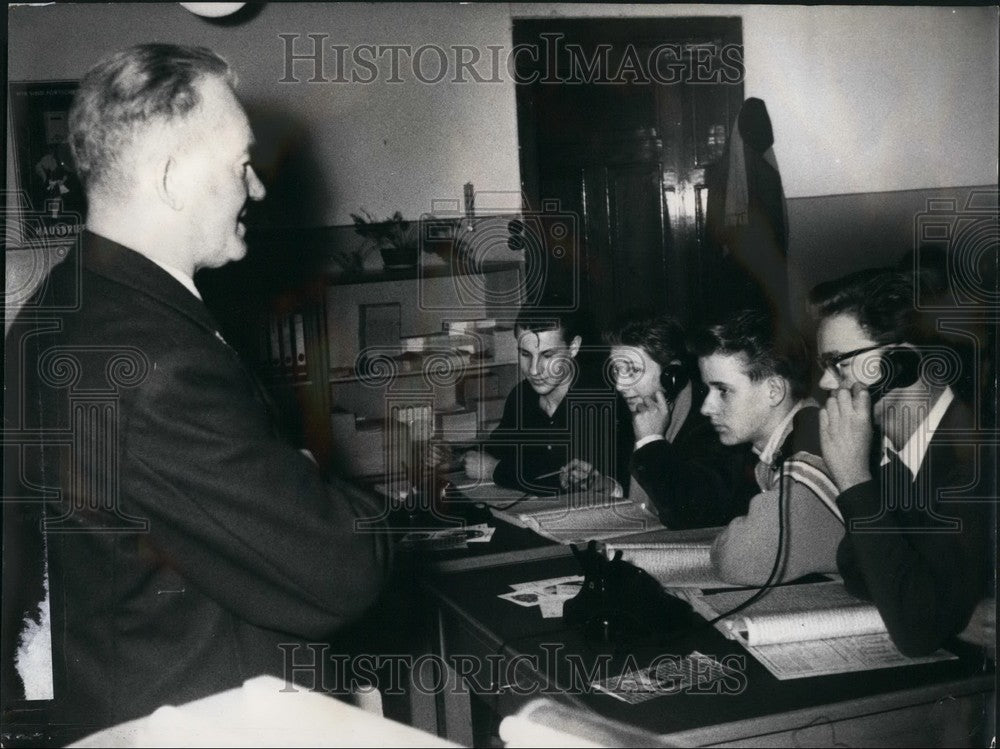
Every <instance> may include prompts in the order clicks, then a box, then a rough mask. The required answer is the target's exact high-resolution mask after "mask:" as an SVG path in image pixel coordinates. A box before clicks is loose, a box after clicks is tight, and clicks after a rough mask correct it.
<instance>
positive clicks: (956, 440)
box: [812, 270, 996, 655]
mask: <svg viewBox="0 0 1000 749" xmlns="http://www.w3.org/2000/svg"><path fill="white" fill-rule="evenodd" d="M916 280H917V281H918V282H919V279H916ZM914 281H915V279H914V277H913V274H912V273H903V272H898V271H881V272H880V271H870V270H869V271H862V272H861V273H857V274H854V275H852V276H848V277H846V278H843V279H840V280H839V281H834V282H829V283H826V284H821V285H820V286H818V287H816V289H814V290H813V292H812V302H813V304H814V305H815V308H816V311H817V314H818V317H819V327H818V329H817V334H816V335H817V342H816V343H817V350H818V353H819V356H820V364H821V366H822V368H823V376H822V379H821V380H820V383H819V384H820V387H822V388H823V389H825V390H827V391H829V392H830V397H829V399H828V400H827V402H826V406H825V408H824V409H823V410H822V412H821V413H820V437H821V441H822V448H823V457H824V459H825V460H826V462H827V463H828V464H829V466H830V472H831V475H832V476H833V479H834V481H835V482H836V485H837V488H838V490H839V492H838V493H839V496H838V497H837V506H838V507H839V508H840V510H841V512H842V513H843V516H844V520H845V522H846V523H847V535H846V536H845V537H844V540H843V541H842V543H841V544H840V548H839V549H838V550H837V565H838V567H839V569H840V573H841V575H843V577H844V584H845V585H846V586H847V589H848V590H850V591H851V592H852V593H854V594H855V595H858V596H860V597H862V598H866V599H870V600H871V601H873V602H874V603H875V605H876V606H877V607H878V610H879V613H880V614H882V619H883V620H884V621H885V625H886V628H887V629H888V630H889V634H890V636H891V637H892V640H893V642H894V643H895V644H896V646H897V647H898V648H899V649H900V650H901V651H902V652H903V653H904V654H906V655H924V654H926V653H931V652H933V651H934V650H936V649H937V648H938V647H939V646H941V645H942V644H943V643H944V641H945V640H946V639H948V638H950V637H951V636H953V635H956V634H959V633H962V635H963V637H965V638H966V639H972V640H973V641H977V639H978V638H977V637H976V634H977V633H976V632H973V631H971V630H973V629H974V626H970V627H968V628H967V625H969V624H970V619H971V620H972V621H973V624H974V625H975V624H976V623H977V622H978V620H979V619H980V618H981V617H979V616H977V615H974V612H976V611H977V603H978V604H980V609H983V608H984V607H985V609H984V611H985V613H987V614H988V613H990V611H991V610H992V612H993V622H994V623H993V627H994V631H993V632H992V636H993V638H994V639H995V636H996V633H995V606H996V601H995V600H992V599H990V598H987V596H988V595H990V594H991V593H992V591H993V585H994V574H995V562H994V561H993V560H992V559H991V549H993V548H995V543H996V537H995V534H994V523H995V518H994V516H993V514H992V513H993V511H994V508H995V504H994V503H995V500H996V497H995V491H996V483H995V481H996V479H995V476H996V473H995V463H994V458H993V457H992V456H995V449H996V447H995V444H994V445H987V444H986V441H985V440H982V439H979V440H977V439H976V420H975V417H974V415H973V412H972V411H971V410H970V409H969V407H968V406H967V405H966V404H965V403H963V402H962V401H961V400H960V399H959V398H958V397H957V396H956V393H955V392H954V391H953V390H952V388H951V387H950V386H949V384H948V383H949V380H948V376H949V374H952V375H954V376H953V377H952V379H951V383H953V384H954V383H957V382H958V380H959V378H960V377H961V376H963V375H966V374H967V373H968V371H969V370H968V368H963V367H956V366H954V365H953V366H951V367H947V366H943V365H944V364H948V363H952V362H953V363H954V364H957V363H958V362H959V360H958V359H957V357H954V358H953V357H950V356H948V354H949V352H950V351H951V349H949V348H948V347H946V346H944V345H943V343H944V342H943V341H942V340H941V339H940V337H939V336H938V335H937V334H936V331H935V328H934V326H933V324H932V323H933V322H934V321H933V320H930V321H927V320H922V319H921V317H922V315H921V310H919V309H918V308H917V306H916V304H915V301H914ZM881 378H886V379H885V381H884V382H882V381H881ZM877 382H880V383H881V384H880V385H876V383H877ZM980 442H982V443H983V446H984V447H987V449H986V450H982V449H981V448H980V444H979V443H980ZM873 448H874V449H873ZM984 599H985V600H984ZM963 629H965V630H966V631H965V632H963ZM977 644H987V645H988V644H991V643H989V642H977Z"/></svg>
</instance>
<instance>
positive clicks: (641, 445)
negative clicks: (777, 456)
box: [604, 315, 757, 529]
mask: <svg viewBox="0 0 1000 749" xmlns="http://www.w3.org/2000/svg"><path fill="white" fill-rule="evenodd" d="M604 338H605V341H606V342H607V343H608V344H609V345H610V346H611V352H610V359H611V372H612V376H613V377H614V380H615V387H616V389H617V390H618V392H619V393H621V394H622V396H623V397H624V398H625V402H626V403H627V404H628V407H629V411H630V412H631V413H632V428H633V430H634V433H635V449H634V450H633V452H632V456H631V459H630V462H629V470H630V472H631V474H632V479H633V480H634V482H635V483H634V484H633V485H632V487H631V489H630V491H629V496H630V497H632V498H633V499H635V498H637V497H639V498H640V499H641V495H643V494H644V495H645V496H646V497H648V498H649V499H650V500H651V501H652V503H653V505H654V506H655V507H656V511H657V513H658V514H659V516H660V522H662V523H663V524H664V525H666V526H667V527H668V528H673V529H681V528H703V527H708V526H713V525H725V524H726V523H728V522H729V521H730V520H732V519H733V518H735V517H737V516H739V515H743V514H745V513H746V511H747V506H748V504H749V502H750V499H751V497H753V496H754V495H755V494H756V493H757V485H756V483H755V482H754V481H753V473H752V468H751V466H752V461H751V456H750V451H749V448H747V447H746V446H745V445H739V446H730V445H723V444H722V443H721V442H720V441H719V438H718V436H717V435H716V433H715V429H713V428H712V424H711V422H709V420H708V419H707V418H706V417H705V416H704V415H702V414H701V413H700V410H701V405H702V402H703V401H704V397H705V392H704V388H703V387H696V385H697V386H700V385H701V381H700V380H699V379H698V373H697V366H696V365H695V363H694V361H693V357H692V356H691V355H690V353H689V352H688V350H687V345H686V342H685V335H684V329H683V328H682V327H681V325H680V323H678V322H677V321H676V320H675V319H673V318H671V317H666V316H642V315H637V316H635V317H633V318H631V319H629V320H627V321H625V322H623V323H621V324H620V325H618V326H617V327H616V328H615V329H614V330H612V331H609V332H608V333H606V334H605V336H604Z"/></svg>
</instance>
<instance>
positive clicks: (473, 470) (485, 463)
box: [462, 450, 500, 481]
mask: <svg viewBox="0 0 1000 749" xmlns="http://www.w3.org/2000/svg"><path fill="white" fill-rule="evenodd" d="M499 462H500V461H499V460H497V459H496V458H494V457H493V456H492V455H490V454H489V453H487V452H483V451H482V450H469V452H467V453H466V454H465V455H463V456H462V464H463V466H464V468H465V475H466V476H468V477H469V478H470V479H477V480H478V481H492V480H493V471H494V470H496V467H497V463H499Z"/></svg>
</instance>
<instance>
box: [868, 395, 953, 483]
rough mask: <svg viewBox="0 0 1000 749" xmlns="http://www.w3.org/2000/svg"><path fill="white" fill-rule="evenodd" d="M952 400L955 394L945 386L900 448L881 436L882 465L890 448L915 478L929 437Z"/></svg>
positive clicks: (925, 453) (925, 455)
mask: <svg viewBox="0 0 1000 749" xmlns="http://www.w3.org/2000/svg"><path fill="white" fill-rule="evenodd" d="M953 400H955V394H954V393H953V392H952V390H951V388H950V387H946V388H945V389H944V391H943V392H942V393H941V395H940V396H939V397H938V399H937V402H936V403H935V404H934V405H933V406H932V407H931V410H930V411H928V412H927V415H926V416H925V417H924V420H923V421H921V422H920V424H919V425H917V428H916V429H914V430H913V434H911V435H910V438H909V439H908V440H907V441H906V444H905V445H903V449H902V450H898V451H897V450H896V446H895V445H893V444H892V441H891V440H890V439H889V438H888V437H883V438H882V465H885V464H886V463H888V462H889V455H888V451H889V450H892V451H893V452H895V453H896V454H897V455H899V460H900V462H902V464H903V465H905V466H906V467H907V468H908V469H909V471H910V473H911V474H913V478H914V479H916V478H917V472H918V471H919V470H920V466H922V465H923V464H924V458H926V457H927V448H928V447H930V444H931V438H932V437H933V436H934V432H936V431H937V428H938V426H940V424H941V419H943V418H944V415H945V412H946V411H947V410H948V406H950V405H951V402H952V401H953Z"/></svg>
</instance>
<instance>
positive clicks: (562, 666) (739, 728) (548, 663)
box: [422, 557, 995, 746]
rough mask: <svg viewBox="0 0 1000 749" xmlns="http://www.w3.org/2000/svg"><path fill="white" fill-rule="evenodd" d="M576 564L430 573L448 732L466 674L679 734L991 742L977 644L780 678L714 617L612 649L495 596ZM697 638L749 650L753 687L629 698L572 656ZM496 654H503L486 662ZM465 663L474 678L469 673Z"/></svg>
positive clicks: (846, 741) (459, 714)
mask: <svg viewBox="0 0 1000 749" xmlns="http://www.w3.org/2000/svg"><path fill="white" fill-rule="evenodd" d="M578 573H579V569H578V566H577V563H576V560H575V559H573V558H567V557H561V558H552V559H546V560H535V561H528V562H518V563H511V564H503V565H499V566H492V567H489V568H480V569H473V570H467V571H462V572H452V573H447V574H442V575H438V576H436V577H431V578H426V579H425V580H424V581H423V583H422V584H423V586H424V588H425V590H426V591H427V592H428V593H429V595H430V596H431V597H432V598H433V599H434V600H435V601H436V603H437V605H438V621H439V626H440V634H439V641H440V647H441V655H443V656H445V657H446V659H448V660H449V662H450V663H451V664H452V665H457V666H458V668H459V670H458V671H457V672H454V671H453V673H452V674H451V677H452V681H451V683H450V686H451V687H452V688H451V689H450V690H446V691H445V693H443V694H442V695H440V697H439V698H440V699H441V700H442V703H443V704H441V705H439V711H438V712H439V715H443V716H444V720H443V721H441V722H442V723H443V726H444V729H445V730H444V732H445V733H446V735H447V736H448V737H449V738H452V739H454V740H457V741H460V742H464V743H468V742H469V741H470V739H471V736H470V735H469V734H468V733H467V732H465V731H463V730H455V728H456V726H461V725H462V724H463V722H464V716H465V715H466V714H468V712H469V708H468V705H467V701H468V693H465V694H463V693H462V690H461V686H462V682H463V681H464V683H465V684H466V685H468V686H469V687H470V688H472V689H473V690H474V691H478V692H479V693H480V694H481V696H482V697H483V698H484V699H485V700H486V701H487V704H488V705H489V706H490V707H491V708H492V709H493V710H494V711H496V712H497V713H498V714H500V715H507V714H510V713H512V712H514V711H515V710H517V709H519V708H520V707H521V706H523V705H524V704H525V703H526V702H527V701H528V700H530V699H531V698H533V697H537V696H539V695H545V696H550V697H552V698H554V699H557V700H558V701H560V702H562V703H565V704H569V705H572V706H575V707H578V708H580V709H583V710H586V711H588V712H590V713H596V714H599V715H602V716H605V717H607V718H610V719H613V720H617V721H620V722H623V723H627V724H630V725H635V726H638V727H640V728H643V729H645V730H647V731H651V732H653V733H656V734H659V735H663V736H666V737H668V738H670V739H671V740H672V741H676V742H678V743H679V744H681V745H723V746H724V745H729V744H739V745H742V746H777V745H782V746H808V745H818V746H819V745H822V746H828V745H834V744H839V745H864V746H912V745H920V746H929V745H939V746H944V745H949V746H962V745H967V746H975V745H985V744H987V743H988V742H989V740H990V738H991V737H992V735H993V733H992V732H993V703H994V681H995V675H994V670H993V668H994V667H993V664H992V663H991V662H988V661H986V660H985V659H984V658H983V657H982V656H981V655H980V654H979V653H978V651H975V650H974V649H962V650H961V652H958V651H956V652H957V653H958V654H959V655H960V656H961V657H960V659H959V660H957V661H948V662H941V663H932V664H924V665H916V666H907V667H903V668H894V669H883V670H878V671H867V672H861V673H855V674H842V675H835V676H824V677H816V678H809V679H797V680H789V681H779V680H777V679H775V678H774V677H773V676H771V675H770V674H769V673H768V672H767V671H766V670H765V669H764V668H763V667H762V666H760V665H759V664H758V663H757V662H756V661H755V660H754V659H753V658H752V657H751V656H749V655H748V654H746V653H745V651H743V649H742V648H741V647H740V646H739V645H738V644H737V643H735V642H732V641H729V640H726V639H725V638H724V637H722V635H720V634H719V633H718V632H716V631H715V630H713V629H708V628H705V627H702V628H700V629H699V630H698V631H696V632H694V633H691V634H688V635H685V636H684V637H680V638H676V639H675V640H673V641H671V642H666V643H660V644H657V643H655V642H641V643H637V644H636V645H633V646H630V647H629V648H628V649H627V650H624V649H623V650H621V651H619V652H614V650H613V649H610V648H607V647H606V646H603V645H600V644H594V643H588V642H587V641H586V640H585V639H584V638H583V637H582V636H581V634H580V633H579V632H577V631H575V630H573V629H569V628H566V627H565V626H564V625H563V624H562V620H561V619H542V618H541V615H540V612H539V610H538V609H537V608H522V607H518V606H515V605H513V604H511V603H509V602H507V601H504V600H501V599H499V598H497V596H498V594H500V593H503V592H506V591H508V590H510V588H509V586H510V584H511V583H517V582H527V581H531V580H539V579H543V578H549V577H556V576H561V575H570V574H578ZM692 649H697V650H698V651H700V652H702V653H704V654H706V655H712V656H714V657H716V658H722V657H724V656H726V655H732V656H736V657H739V656H740V655H742V656H743V664H745V671H744V675H745V688H743V689H742V690H741V691H739V693H732V694H717V693H712V694H706V693H697V692H695V691H690V692H687V693H679V694H670V695H664V696H661V697H657V698H655V699H653V700H650V701H648V702H644V703H641V704H638V705H629V704H626V703H624V702H621V701H619V700H617V699H614V698H612V697H610V696H608V695H605V694H601V693H590V691H589V690H587V689H585V688H582V689H581V688H579V686H580V684H581V683H589V682H587V681H584V682H581V681H580V679H579V678H578V677H579V676H580V674H579V672H574V671H573V668H572V666H571V664H570V662H569V658H571V657H572V658H579V659H580V660H579V663H581V664H584V666H587V667H591V666H593V665H594V664H597V663H598V662H599V659H600V658H610V662H609V666H608V672H607V673H608V675H614V674H617V673H620V668H619V669H618V670H615V668H616V667H620V666H621V665H622V664H623V663H624V660H625V657H626V656H627V655H628V654H629V653H631V654H633V655H634V657H635V659H636V661H637V662H638V665H639V666H640V667H641V666H644V665H646V664H647V663H649V661H650V660H652V659H653V658H654V657H656V656H658V655H665V654H676V655H678V656H680V655H686V654H688V653H689V652H690V651H691V650H692ZM602 653H606V654H607V655H602ZM491 659H492V662H493V664H494V665H493V667H488V664H490V662H491ZM498 659H502V661H503V664H502V665H499V664H498ZM474 663H478V664H481V667H482V670H481V671H480V672H478V673H471V672H469V671H468V669H469V664H474ZM463 672H465V673H466V674H467V676H468V677H469V678H466V679H459V674H460V673H463ZM574 679H575V685H576V687H577V688H574ZM456 685H458V686H459V688H458V689H456V688H455V686H456ZM484 685H486V688H485V689H484V688H483V687H484ZM498 686H499V687H501V688H500V689H497V687H498Z"/></svg>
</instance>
